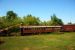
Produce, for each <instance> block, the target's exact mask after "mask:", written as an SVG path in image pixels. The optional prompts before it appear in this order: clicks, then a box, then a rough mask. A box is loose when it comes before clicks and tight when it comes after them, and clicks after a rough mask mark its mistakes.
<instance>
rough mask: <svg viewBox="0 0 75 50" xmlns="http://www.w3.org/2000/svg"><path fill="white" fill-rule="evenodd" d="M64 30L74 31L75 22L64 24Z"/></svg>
mask: <svg viewBox="0 0 75 50" xmlns="http://www.w3.org/2000/svg"><path fill="white" fill-rule="evenodd" d="M62 31H63V32H74V31H75V25H73V24H70V25H63V26H62Z"/></svg>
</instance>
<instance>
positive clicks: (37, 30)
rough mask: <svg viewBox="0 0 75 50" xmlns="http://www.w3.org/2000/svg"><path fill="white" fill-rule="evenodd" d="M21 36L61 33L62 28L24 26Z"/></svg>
mask: <svg viewBox="0 0 75 50" xmlns="http://www.w3.org/2000/svg"><path fill="white" fill-rule="evenodd" d="M20 28H21V34H22V35H29V34H39V33H47V32H58V31H59V32H60V31H61V29H62V26H22V27H20Z"/></svg>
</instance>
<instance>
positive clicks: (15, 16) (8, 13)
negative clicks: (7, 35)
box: [6, 11, 17, 20]
mask: <svg viewBox="0 0 75 50" xmlns="http://www.w3.org/2000/svg"><path fill="white" fill-rule="evenodd" d="M6 18H7V19H8V20H14V19H15V18H17V14H16V13H14V12H13V11H8V12H7V14H6Z"/></svg>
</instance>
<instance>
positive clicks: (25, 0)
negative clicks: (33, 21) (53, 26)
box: [0, 0, 75, 24]
mask: <svg viewBox="0 0 75 50" xmlns="http://www.w3.org/2000/svg"><path fill="white" fill-rule="evenodd" d="M11 10H12V11H14V12H15V13H17V14H18V16H19V17H23V16H26V15H28V14H32V15H33V16H36V17H39V18H40V19H41V20H42V21H44V20H45V21H48V20H50V19H51V16H52V15H53V14H56V16H57V17H58V18H60V19H62V21H63V22H64V23H65V24H67V23H68V22H72V23H75V0H0V16H5V15H6V12H7V11H11Z"/></svg>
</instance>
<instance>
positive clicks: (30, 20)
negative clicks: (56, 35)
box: [23, 14, 40, 25]
mask: <svg viewBox="0 0 75 50" xmlns="http://www.w3.org/2000/svg"><path fill="white" fill-rule="evenodd" d="M23 22H24V24H25V25H39V24H40V20H39V18H36V17H35V16H32V15H31V14H29V15H27V16H25V17H24V21H23Z"/></svg>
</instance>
